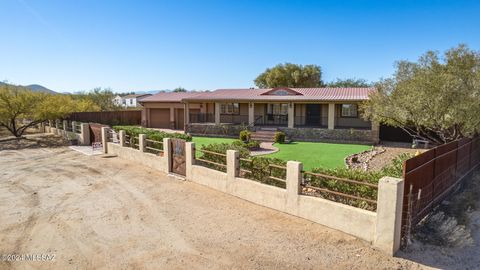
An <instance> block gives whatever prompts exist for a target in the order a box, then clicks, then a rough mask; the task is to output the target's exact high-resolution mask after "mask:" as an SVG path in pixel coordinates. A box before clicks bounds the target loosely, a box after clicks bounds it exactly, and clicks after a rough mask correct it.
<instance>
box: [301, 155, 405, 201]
mask: <svg viewBox="0 0 480 270" xmlns="http://www.w3.org/2000/svg"><path fill="white" fill-rule="evenodd" d="M411 157H412V155H410V154H401V155H399V156H398V157H396V158H395V159H394V160H393V161H392V163H391V164H389V165H387V166H385V167H384V168H383V169H382V170H380V171H362V170H352V169H348V168H337V169H325V168H314V169H313V170H312V172H313V173H319V174H324V175H329V176H334V177H338V178H344V179H350V180H355V181H358V182H364V183H369V184H374V185H378V181H379V180H380V179H381V178H382V177H384V176H392V177H399V178H400V177H402V172H403V167H402V164H403V161H405V160H407V159H409V158H411ZM304 180H305V181H306V182H307V183H308V184H309V185H311V186H313V187H319V188H324V189H328V190H331V191H335V192H340V193H344V194H348V195H354V196H357V197H361V198H366V199H370V200H373V201H376V200H377V192H378V189H376V188H373V187H370V186H366V185H360V184H353V183H347V182H343V181H339V180H334V179H331V178H328V177H320V176H314V175H306V177H305V178H304ZM320 194H321V197H323V198H326V199H330V200H333V201H337V202H342V203H345V204H348V205H352V206H356V207H359V208H363V209H368V210H375V209H376V204H374V203H370V202H367V201H364V200H356V199H350V198H346V197H343V196H339V195H334V194H331V193H328V192H320Z"/></svg>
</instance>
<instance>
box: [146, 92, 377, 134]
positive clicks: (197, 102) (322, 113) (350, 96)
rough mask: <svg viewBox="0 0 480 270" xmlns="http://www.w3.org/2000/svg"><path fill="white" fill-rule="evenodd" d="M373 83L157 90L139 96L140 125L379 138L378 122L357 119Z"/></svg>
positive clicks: (217, 131)
mask: <svg viewBox="0 0 480 270" xmlns="http://www.w3.org/2000/svg"><path fill="white" fill-rule="evenodd" d="M374 91H375V89H374V88H286V87H279V88H270V89H219V90H215V91H212V92H184V93H172V92H166V93H159V94H156V95H153V96H150V97H147V98H144V99H142V100H141V102H140V103H141V104H142V105H143V106H144V110H143V114H142V124H143V125H144V126H146V127H153V128H171V129H181V130H185V132H189V133H192V134H197V135H221V136H236V135H237V134H238V133H239V132H240V130H242V129H245V128H249V129H251V130H254V131H256V130H259V129H265V128H266V127H268V129H272V128H273V129H276V130H282V131H284V132H285V133H286V134H287V136H290V137H292V138H293V139H296V140H305V141H328V140H331V141H368V142H376V141H378V125H377V124H372V123H371V122H370V121H366V120H364V119H362V118H361V112H360V111H359V103H361V102H362V101H365V100H367V99H368V98H369V97H368V96H369V94H370V93H372V92H374Z"/></svg>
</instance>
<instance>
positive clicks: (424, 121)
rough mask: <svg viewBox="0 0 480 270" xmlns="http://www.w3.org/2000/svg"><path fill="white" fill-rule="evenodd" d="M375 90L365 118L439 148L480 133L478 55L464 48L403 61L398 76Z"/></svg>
mask: <svg viewBox="0 0 480 270" xmlns="http://www.w3.org/2000/svg"><path fill="white" fill-rule="evenodd" d="M376 88H377V90H378V91H377V92H376V93H374V94H372V95H371V96H370V100H369V101H367V102H365V103H364V104H363V111H364V117H365V118H367V119H370V120H373V121H376V122H380V123H384V124H388V125H391V126H395V127H400V128H402V129H403V130H405V131H406V132H407V133H409V134H410V135H411V136H418V137H420V138H423V139H425V140H428V141H430V142H433V143H437V144H442V143H446V142H450V141H453V140H456V139H459V138H462V137H466V136H471V135H473V134H474V133H476V132H478V130H479V127H480V54H479V52H477V51H473V50H471V49H469V48H468V47H467V46H465V45H460V46H458V47H457V48H452V49H450V50H448V51H446V52H445V53H444V55H443V56H442V57H440V56H439V55H438V53H437V52H427V53H426V54H424V55H423V56H421V57H420V58H419V60H418V62H416V63H414V62H408V61H400V62H398V63H397V66H396V72H395V76H394V77H393V78H389V79H385V80H382V81H381V82H379V83H377V84H376Z"/></svg>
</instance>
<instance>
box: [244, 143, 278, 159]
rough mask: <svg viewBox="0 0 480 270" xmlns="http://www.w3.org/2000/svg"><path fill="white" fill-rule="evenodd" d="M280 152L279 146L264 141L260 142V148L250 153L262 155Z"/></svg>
mask: <svg viewBox="0 0 480 270" xmlns="http://www.w3.org/2000/svg"><path fill="white" fill-rule="evenodd" d="M275 152H278V148H277V147H275V146H273V143H272V142H262V143H260V149H259V150H254V151H250V155H252V156H261V155H268V154H272V153H275Z"/></svg>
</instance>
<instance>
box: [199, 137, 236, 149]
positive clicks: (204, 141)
mask: <svg viewBox="0 0 480 270" xmlns="http://www.w3.org/2000/svg"><path fill="white" fill-rule="evenodd" d="M233 141H235V139H230V138H210V137H193V138H192V142H194V143H195V148H197V149H200V148H202V145H208V144H212V143H232V142H233Z"/></svg>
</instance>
